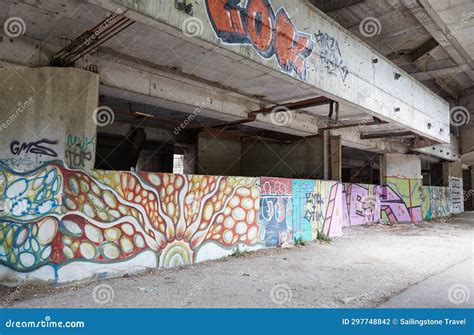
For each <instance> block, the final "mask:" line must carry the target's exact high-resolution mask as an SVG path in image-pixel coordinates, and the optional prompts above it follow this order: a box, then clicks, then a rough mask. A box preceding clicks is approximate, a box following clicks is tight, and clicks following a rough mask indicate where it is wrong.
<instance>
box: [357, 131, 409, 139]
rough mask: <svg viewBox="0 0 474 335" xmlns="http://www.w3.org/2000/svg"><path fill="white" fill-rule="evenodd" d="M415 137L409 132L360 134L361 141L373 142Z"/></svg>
mask: <svg viewBox="0 0 474 335" xmlns="http://www.w3.org/2000/svg"><path fill="white" fill-rule="evenodd" d="M408 136H415V134H413V132H411V131H401V132H392V133H373V134H360V139H361V140H373V139H377V138H389V137H408Z"/></svg>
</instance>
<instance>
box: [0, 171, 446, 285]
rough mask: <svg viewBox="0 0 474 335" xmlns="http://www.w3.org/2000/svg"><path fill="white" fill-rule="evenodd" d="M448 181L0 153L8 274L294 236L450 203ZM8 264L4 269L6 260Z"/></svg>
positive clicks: (189, 255)
mask: <svg viewBox="0 0 474 335" xmlns="http://www.w3.org/2000/svg"><path fill="white" fill-rule="evenodd" d="M450 200H451V198H450V196H449V189H448V188H442V187H438V188H436V187H424V186H421V181H420V180H405V179H393V178H391V179H389V180H388V183H387V185H383V186H374V185H359V184H346V185H342V184H341V183H339V182H335V181H321V180H292V179H282V178H270V177H262V178H246V177H223V176H197V175H181V174H167V173H133V172H119V171H90V172H85V171H81V170H71V169H69V168H67V167H65V166H64V165H63V164H62V163H59V162H54V163H48V164H46V165H43V166H41V167H40V168H38V169H36V170H33V171H31V172H28V173H18V172H15V171H13V170H11V169H10V168H9V167H8V166H6V165H2V164H0V267H3V268H2V275H0V279H2V280H5V278H8V276H10V277H13V278H19V277H21V278H27V277H28V278H29V276H31V277H32V278H38V279H41V280H46V281H54V282H56V283H64V282H68V281H75V280H81V279H88V278H95V277H100V278H104V277H110V276H115V275H121V274H124V273H129V272H136V271H139V270H144V269H148V268H169V267H179V266H184V265H188V264H192V263H196V262H201V261H206V260H211V259H216V258H220V257H224V256H227V255H230V254H232V253H234V252H235V250H236V249H238V250H242V249H243V250H256V249H259V248H263V247H275V246H284V247H285V246H291V245H294V244H296V243H298V241H311V240H315V239H316V238H317V237H318V234H320V233H323V234H325V235H327V236H330V237H334V236H340V235H342V227H343V226H350V225H359V224H366V223H375V222H380V221H384V220H385V221H390V222H405V221H406V222H416V221H422V220H423V219H432V218H439V217H441V218H443V217H446V216H448V215H449V214H450V210H451V207H452V206H451V205H450ZM3 269H5V271H3Z"/></svg>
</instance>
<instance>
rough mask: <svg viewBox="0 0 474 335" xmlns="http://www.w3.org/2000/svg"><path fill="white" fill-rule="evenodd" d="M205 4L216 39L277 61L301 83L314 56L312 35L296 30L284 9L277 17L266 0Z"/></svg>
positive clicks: (209, 0) (213, 0)
mask: <svg viewBox="0 0 474 335" xmlns="http://www.w3.org/2000/svg"><path fill="white" fill-rule="evenodd" d="M240 4H241V0H206V8H207V13H208V16H209V20H210V22H211V24H212V27H213V29H214V32H215V33H216V35H217V37H218V38H219V39H220V40H221V41H222V42H224V43H228V44H251V45H252V47H253V48H254V49H255V51H256V52H258V53H259V54H260V55H261V56H262V57H263V58H266V59H269V58H271V57H273V56H275V57H276V59H277V61H278V64H279V65H280V68H281V69H282V70H283V71H284V72H286V73H289V74H293V72H294V73H295V74H296V75H297V76H298V78H299V79H301V80H304V79H305V78H306V72H307V67H308V65H307V59H308V58H309V57H310V56H311V53H312V52H313V45H314V43H313V40H312V37H311V35H309V34H306V33H303V32H300V31H298V30H297V28H296V26H295V24H294V23H293V21H292V20H291V18H290V16H289V15H288V13H287V12H286V10H285V9H284V8H280V9H279V10H278V11H277V13H276V14H275V11H274V10H273V7H272V5H271V3H270V1H269V0H248V1H247V6H246V7H245V8H244V7H241V6H240Z"/></svg>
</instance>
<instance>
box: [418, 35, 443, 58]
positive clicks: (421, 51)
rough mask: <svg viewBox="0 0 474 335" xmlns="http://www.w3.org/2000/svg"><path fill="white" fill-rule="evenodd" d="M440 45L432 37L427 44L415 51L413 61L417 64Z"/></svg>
mask: <svg viewBox="0 0 474 335" xmlns="http://www.w3.org/2000/svg"><path fill="white" fill-rule="evenodd" d="M438 45H439V43H438V42H437V41H436V40H435V39H434V38H433V37H431V38H430V39H429V40H428V41H426V42H425V43H423V44H422V45H420V46H419V47H418V48H416V49H415V50H413V52H412V59H413V61H414V62H416V61H417V60H418V59H420V58H422V57H423V56H425V55H427V54H428V53H430V52H431V51H432V50H434V49H435V48H436V47H437V46H438Z"/></svg>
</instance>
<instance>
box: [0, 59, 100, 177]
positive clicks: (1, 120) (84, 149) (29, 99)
mask: <svg viewBox="0 0 474 335" xmlns="http://www.w3.org/2000/svg"><path fill="white" fill-rule="evenodd" d="M0 83H1V84H0V85H1V86H0V146H1V151H0V160H1V161H2V162H3V163H4V164H6V165H8V166H9V167H11V168H12V169H14V170H16V171H27V170H31V169H34V168H36V167H38V166H40V165H41V164H43V163H45V162H48V161H51V160H63V161H64V162H65V163H66V164H67V165H68V166H70V167H72V168H84V169H92V168H93V167H94V160H95V145H96V125H95V123H94V118H93V112H94V109H95V108H96V107H97V103H98V98H99V76H98V75H97V74H94V73H92V72H89V71H84V70H79V69H74V68H52V67H42V68H4V69H0Z"/></svg>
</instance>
